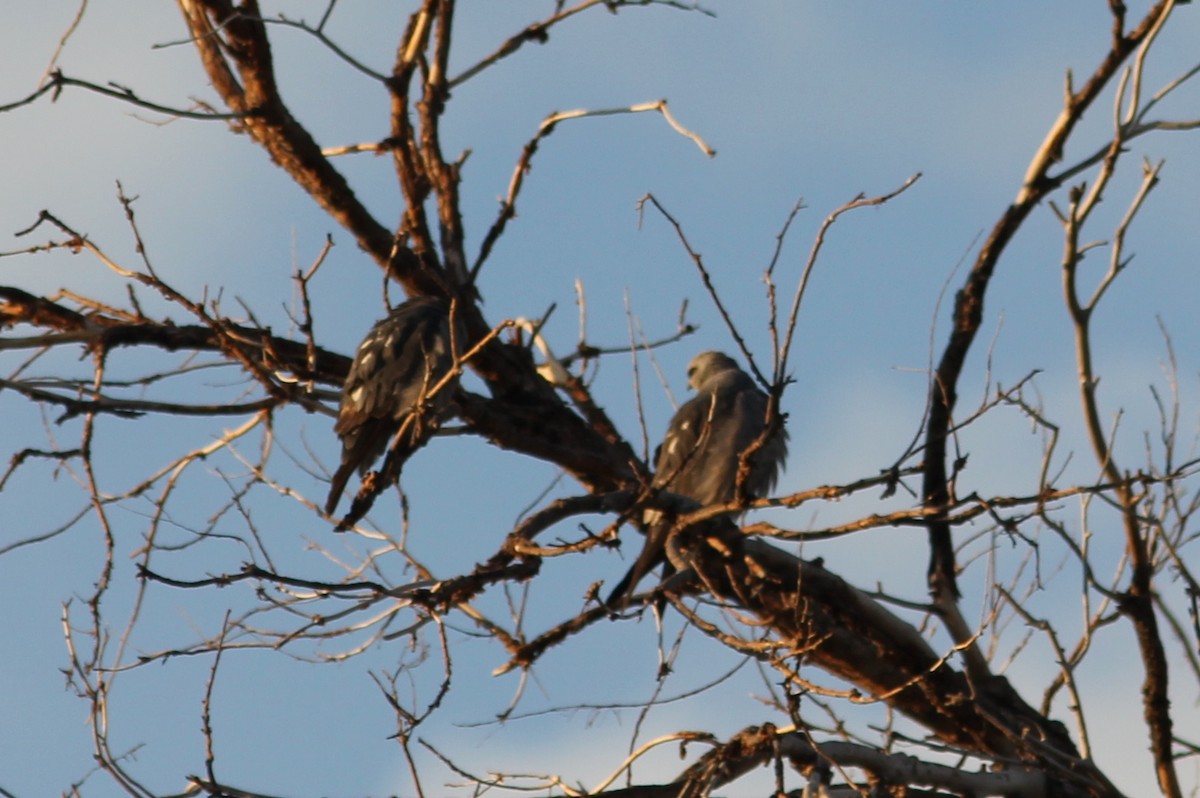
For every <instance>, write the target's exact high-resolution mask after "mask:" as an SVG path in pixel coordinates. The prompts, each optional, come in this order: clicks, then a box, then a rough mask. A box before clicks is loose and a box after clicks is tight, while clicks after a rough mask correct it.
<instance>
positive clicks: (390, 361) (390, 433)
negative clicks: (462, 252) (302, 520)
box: [325, 296, 457, 515]
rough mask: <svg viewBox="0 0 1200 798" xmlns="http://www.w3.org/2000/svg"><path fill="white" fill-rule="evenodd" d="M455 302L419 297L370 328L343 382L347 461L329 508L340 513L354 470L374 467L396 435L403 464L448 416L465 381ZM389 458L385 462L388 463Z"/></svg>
mask: <svg viewBox="0 0 1200 798" xmlns="http://www.w3.org/2000/svg"><path fill="white" fill-rule="evenodd" d="M453 369H454V352H453V351H452V340H451V334H450V312H449V305H448V303H447V302H446V301H445V300H443V299H439V298H435V297H425V296H422V297H414V298H413V299H410V300H408V301H406V302H404V303H402V304H401V305H399V306H398V307H396V308H395V309H394V310H393V311H392V312H391V313H390V314H388V316H387V318H385V319H383V320H382V321H379V322H377V323H376V324H375V326H374V327H372V328H371V331H370V332H368V333H367V337H366V338H364V339H363V342H362V343H361V344H359V346H358V351H357V352H356V353H355V354H354V362H353V363H352V364H351V366H350V371H349V373H348V374H347V375H346V383H345V385H344V386H343V387H342V401H341V406H340V407H339V408H338V417H337V423H336V424H334V427H333V430H334V432H336V433H337V435H338V437H339V438H341V440H342V464H341V465H340V466H338V469H337V471H335V472H334V474H333V478H332V479H331V480H330V485H329V498H328V499H327V500H326V502H325V512H326V513H329V514H331V515H332V514H333V511H334V509H335V508H336V507H337V504H338V499H339V498H341V495H342V491H343V490H344V489H345V487H346V481H347V480H348V479H349V478H350V474H351V473H352V472H354V471H355V470H357V471H358V472H359V473H360V474H366V472H367V471H369V470H370V468H371V466H372V465H373V464H374V463H375V461H376V460H377V459H379V456H380V455H381V454H383V453H384V451H385V450H386V449H387V448H388V445H389V444H390V443H392V441H393V439H396V436H397V434H400V436H401V437H400V438H399V439H398V440H396V446H395V448H394V449H393V452H394V454H392V455H391V456H392V457H397V458H399V460H398V461H397V462H396V463H395V471H396V473H397V474H398V473H399V466H401V465H403V463H404V461H405V460H406V459H407V458H408V457H409V456H410V455H412V453H413V452H415V451H416V450H417V449H419V448H421V447H422V446H424V445H425V443H426V442H427V441H428V440H429V438H430V437H431V436H432V435H433V433H434V432H436V431H437V428H438V426H439V424H440V423H441V421H442V420H443V418H444V417H445V415H446V413H447V411H448V408H449V404H450V397H451V394H453V393H454V389H455V385H456V383H457V377H456V376H453V375H452V376H450V377H449V378H447V375H450V374H451V372H452V371H453ZM386 462H387V461H385V463H386Z"/></svg>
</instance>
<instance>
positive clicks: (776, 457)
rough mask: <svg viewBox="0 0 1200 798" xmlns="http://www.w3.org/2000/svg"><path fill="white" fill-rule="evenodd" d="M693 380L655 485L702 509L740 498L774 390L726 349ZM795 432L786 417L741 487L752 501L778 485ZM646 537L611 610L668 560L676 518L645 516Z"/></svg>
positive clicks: (701, 357) (692, 371) (703, 356)
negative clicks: (740, 478) (742, 468)
mask: <svg viewBox="0 0 1200 798" xmlns="http://www.w3.org/2000/svg"><path fill="white" fill-rule="evenodd" d="M687 373H688V385H689V386H690V387H691V388H694V389H695V391H696V395H695V396H693V397H692V398H691V399H689V400H688V401H687V402H685V403H684V404H683V405H681V406H680V408H679V409H678V410H677V411H676V412H675V415H674V416H673V417H672V418H671V422H670V424H669V425H668V426H667V434H666V435H665V436H664V437H663V441H662V443H661V444H660V445H659V447H658V449H657V450H656V452H655V458H654V459H655V464H654V477H653V478H652V479H651V482H650V486H651V489H652V490H660V491H668V492H670V493H675V494H678V495H680V496H685V497H687V498H689V499H692V500H694V501H695V502H696V503H697V504H699V505H700V506H707V505H711V504H727V503H729V502H731V501H734V500H735V499H737V498H738V495H737V493H738V490H737V475H738V466H739V463H740V461H741V458H742V453H743V452H745V451H746V450H747V449H748V448H749V447H750V445H751V444H753V443H754V441H756V440H757V439H758V438H759V436H760V435H762V433H763V430H764V429H766V425H767V395H766V394H765V393H763V392H762V391H761V390H760V389H759V388H758V386H757V385H756V384H755V382H754V378H752V377H751V376H750V375H749V374H747V373H746V372H744V371H742V369H741V368H740V367H739V366H738V364H737V361H735V360H734V359H733V358H731V357H729V356H728V355H726V354H725V353H723V352H714V351H708V352H701V353H700V354H698V355H696V356H695V357H694V358H693V359H692V361H691V363H690V364H689V365H688V372H687ZM787 443H788V434H787V430H786V429H784V427H783V424H782V421H781V422H780V423H779V424H778V426H776V427H775V429H774V431H773V432H772V433H771V435H770V437H769V438H768V439H767V440H766V441H764V443H763V445H762V446H761V447H760V448H759V449H758V450H757V451H755V452H754V453H753V454H752V455H751V457H750V462H749V464H748V465H749V470H748V472H747V474H746V478H745V482H744V484H743V486H742V488H743V491H744V494H745V496H746V497H747V498H751V499H756V498H761V497H763V496H766V495H767V494H768V493H770V492H771V490H772V489H773V488H774V487H775V483H776V481H777V480H778V478H779V473H780V471H781V470H782V469H783V464H784V460H785V459H786V458H787ZM642 520H643V522H644V523H645V524H646V526H647V531H646V542H645V543H644V544H643V547H642V551H641V553H640V554H639V555H638V558H637V560H636V561H635V562H634V564H633V566H632V567H631V568H630V569H629V572H628V573H627V574H626V575H625V577H624V578H623V579H622V580H621V581H620V582H619V583H618V584H617V586H616V588H614V589H613V591H612V593H611V594H610V595H609V598H608V601H607V604H608V606H609V607H610V608H613V607H617V606H621V605H623V604H624V602H625V601H627V597H628V595H629V594H632V593H633V590H634V589H635V588H636V587H637V583H638V582H639V581H641V579H642V577H644V576H645V575H646V573H648V572H649V571H650V570H651V569H652V568H654V567H655V566H656V565H657V564H658V563H659V562H661V561H663V560H664V559H665V546H666V542H667V535H668V534H669V533H670V530H671V526H672V521H671V520H670V519H668V518H666V517H664V515H663V513H662V512H660V511H658V510H653V509H651V510H647V511H646V512H645V513H644V514H643V516H642Z"/></svg>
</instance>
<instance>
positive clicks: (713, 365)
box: [687, 351, 738, 391]
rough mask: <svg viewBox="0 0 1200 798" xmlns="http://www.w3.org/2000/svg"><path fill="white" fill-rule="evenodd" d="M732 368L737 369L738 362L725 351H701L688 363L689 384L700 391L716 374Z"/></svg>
mask: <svg viewBox="0 0 1200 798" xmlns="http://www.w3.org/2000/svg"><path fill="white" fill-rule="evenodd" d="M730 370H733V371H737V370H738V364H737V361H735V360H734V359H733V358H731V357H730V356H729V355H727V354H725V353H724V352H711V351H710V352H701V353H700V354H698V355H696V356H695V357H694V358H692V362H691V363H689V364H688V371H687V373H688V385H689V386H691V387H692V388H693V389H694V390H697V391H698V390H700V389H701V388H703V387H704V386H705V385H706V384H707V383H708V382H709V381H710V380H712V378H713V377H715V376H716V375H718V374H721V373H723V372H726V371H730Z"/></svg>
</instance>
